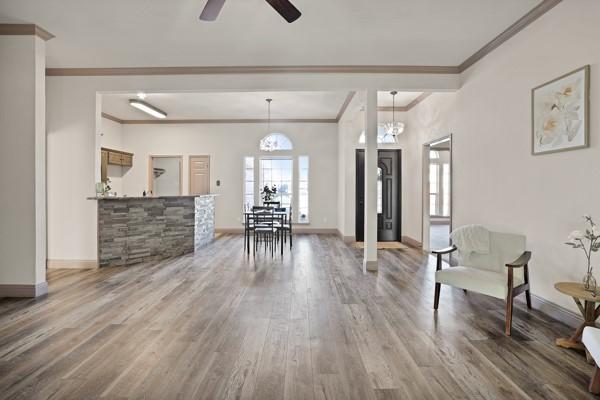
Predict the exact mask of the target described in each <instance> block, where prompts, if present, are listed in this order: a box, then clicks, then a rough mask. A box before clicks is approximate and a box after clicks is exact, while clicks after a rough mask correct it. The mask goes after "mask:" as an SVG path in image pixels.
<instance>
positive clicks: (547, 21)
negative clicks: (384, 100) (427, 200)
mask: <svg viewBox="0 0 600 400" xmlns="http://www.w3.org/2000/svg"><path fill="white" fill-rule="evenodd" d="M598 15H600V2H598V1H596V0H565V1H563V2H562V3H560V4H559V5H558V6H556V7H555V8H553V9H552V10H551V11H550V12H548V13H547V14H546V15H544V16H543V17H542V18H540V19H539V20H538V21H536V22H535V23H533V24H532V25H530V26H529V27H528V28H527V29H525V30H524V31H523V32H521V33H519V34H518V35H516V36H515V37H513V38H512V39H511V40H509V41H508V42H507V43H505V44H504V45H502V46H501V47H500V48H498V49H497V50H495V51H494V52H493V53H492V54H490V55H488V56H487V57H485V58H484V59H483V60H482V61H480V62H479V63H477V64H476V65H475V66H474V67H472V68H471V69H469V70H468V71H466V72H465V73H464V74H463V75H462V81H463V85H462V88H461V89H460V90H459V91H458V92H457V93H456V94H435V95H433V96H431V97H430V98H428V99H427V100H426V101H425V102H423V103H422V104H420V105H418V106H417V107H416V108H414V109H413V110H411V111H410V112H409V119H408V124H409V125H408V126H409V129H410V130H411V134H412V135H413V136H417V137H418V139H419V141H418V143H417V145H416V148H415V154H417V155H419V156H420V152H419V149H420V148H421V147H422V143H425V142H427V141H430V140H432V139H435V138H438V137H441V136H444V135H447V134H448V133H452V134H453V163H454V174H453V184H454V193H453V195H454V196H453V202H454V209H453V212H454V217H453V218H454V226H460V225H463V224H469V223H480V224H484V225H485V226H487V227H489V228H490V229H494V230H500V231H507V232H517V233H523V234H525V235H527V239H528V247H529V249H530V250H531V251H532V252H533V260H532V263H531V272H530V274H531V281H532V291H533V293H534V294H536V295H539V296H540V297H542V298H545V299H547V300H550V301H552V302H554V303H557V304H560V305H562V306H564V307H568V308H571V309H573V310H575V307H574V304H572V303H573V302H572V300H571V299H570V298H568V297H567V296H564V295H561V294H559V293H558V292H557V291H556V290H555V289H554V287H553V285H554V283H555V282H558V281H579V280H581V278H582V277H583V275H584V273H585V259H584V257H583V255H582V254H579V253H578V252H576V251H574V250H572V249H570V248H568V247H566V246H565V245H564V244H563V243H564V242H565V240H566V236H567V234H568V233H569V232H570V231H571V230H573V229H575V228H581V227H582V224H583V220H582V218H581V215H583V214H585V213H589V214H592V215H593V216H595V217H596V219H597V221H599V222H600V185H598V182H600V179H599V178H600V131H599V130H598V126H599V125H600V114H599V113H598V112H597V104H598V103H599V102H600V78H599V76H600V75H599V74H600V65H599V63H600V46H598V38H600V24H598V21H597V17H598ZM586 64H591V105H592V106H591V110H592V112H591V132H590V133H591V135H590V136H591V137H590V140H591V147H590V148H589V149H583V150H575V151H570V152H562V153H556V154H548V155H541V156H532V155H531V105H530V102H531V98H530V90H531V88H533V87H536V86H538V85H540V84H542V83H544V82H547V81H549V80H551V79H554V78H556V77H558V76H561V75H563V74H565V73H567V72H569V71H571V70H573V69H576V68H578V67H581V66H583V65H586ZM417 158H418V159H415V160H413V163H412V167H411V168H414V169H415V171H420V157H417ZM405 183H406V184H407V186H405V188H407V189H409V190H410V193H411V194H412V196H413V197H414V198H413V199H412V200H411V202H412V203H414V204H419V203H420V194H421V177H420V176H418V177H415V179H413V180H411V181H410V182H405ZM408 185H410V186H408ZM418 209H419V208H415V212H414V215H420V214H419V213H418V212H416V211H417V210H418ZM406 229H407V231H408V232H409V233H410V236H412V237H416V238H418V237H420V235H421V229H420V221H417V220H414V221H413V220H409V221H407V227H406ZM598 256H599V255H598V254H596V257H597V258H596V261H595V262H594V264H595V265H596V266H598V265H600V257H598ZM596 273H598V271H596Z"/></svg>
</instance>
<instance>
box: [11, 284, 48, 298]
mask: <svg viewBox="0 0 600 400" xmlns="http://www.w3.org/2000/svg"><path fill="white" fill-rule="evenodd" d="M47 293H48V283H47V282H40V283H38V284H37V285H0V297H40V296H43V295H45V294H47Z"/></svg>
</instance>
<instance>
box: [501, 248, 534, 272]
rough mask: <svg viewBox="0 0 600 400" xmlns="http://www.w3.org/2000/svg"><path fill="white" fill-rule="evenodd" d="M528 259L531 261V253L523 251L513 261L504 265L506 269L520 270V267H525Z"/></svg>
mask: <svg viewBox="0 0 600 400" xmlns="http://www.w3.org/2000/svg"><path fill="white" fill-rule="evenodd" d="M530 259H531V252H530V251H525V252H523V254H521V255H520V256H519V258H517V259H516V260H515V261H513V262H511V263H508V264H506V267H508V268H521V267H524V266H526V265H527V264H528V263H529V260H530Z"/></svg>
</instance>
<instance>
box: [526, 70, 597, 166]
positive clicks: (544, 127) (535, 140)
mask: <svg viewBox="0 0 600 400" xmlns="http://www.w3.org/2000/svg"><path fill="white" fill-rule="evenodd" d="M589 92H590V66H589V65H586V66H585V67H582V68H579V69H576V70H575V71H572V72H569V73H568V74H566V75H563V76H561V77H559V78H556V79H554V80H552V81H550V82H547V83H544V84H543V85H540V86H538V87H536V88H533V89H532V90H531V108H532V118H531V119H532V145H531V152H532V154H534V155H537V154H546V153H555V152H558V151H566V150H575V149H580V148H583V147H588V146H589V125H590V124H589V120H590V118H589V106H590V104H589V103H590V101H589Z"/></svg>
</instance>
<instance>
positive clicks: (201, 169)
mask: <svg viewBox="0 0 600 400" xmlns="http://www.w3.org/2000/svg"><path fill="white" fill-rule="evenodd" d="M209 193H210V156H190V194H191V195H195V194H209Z"/></svg>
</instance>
